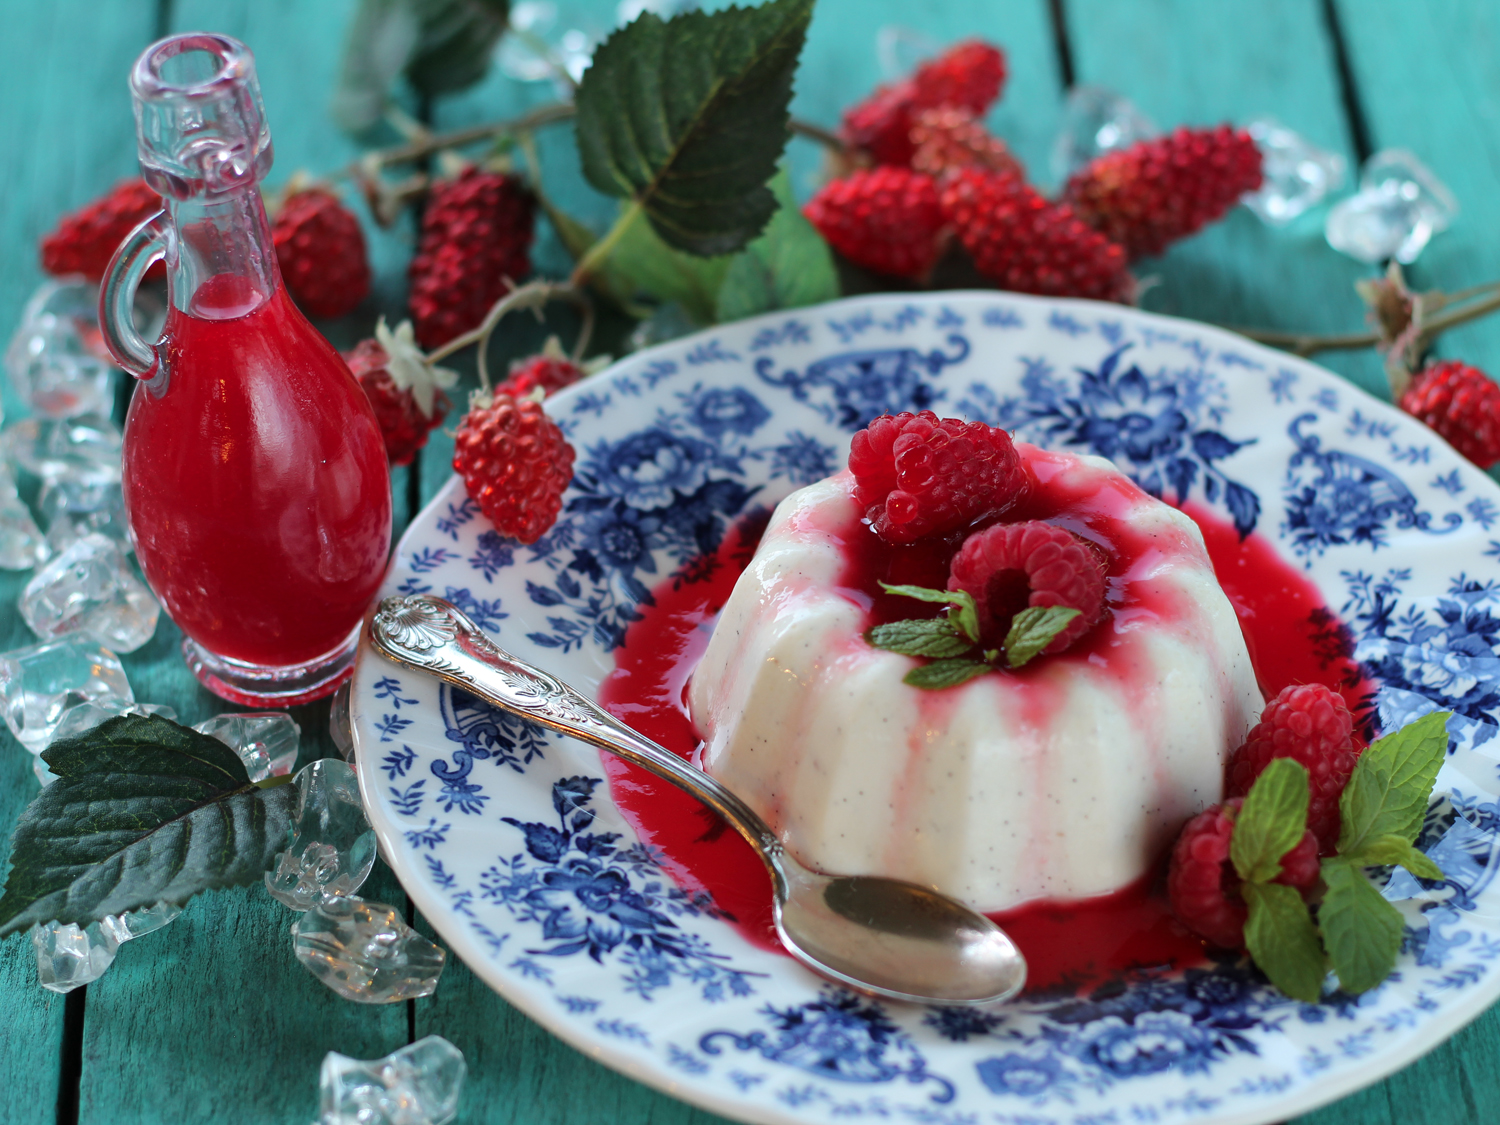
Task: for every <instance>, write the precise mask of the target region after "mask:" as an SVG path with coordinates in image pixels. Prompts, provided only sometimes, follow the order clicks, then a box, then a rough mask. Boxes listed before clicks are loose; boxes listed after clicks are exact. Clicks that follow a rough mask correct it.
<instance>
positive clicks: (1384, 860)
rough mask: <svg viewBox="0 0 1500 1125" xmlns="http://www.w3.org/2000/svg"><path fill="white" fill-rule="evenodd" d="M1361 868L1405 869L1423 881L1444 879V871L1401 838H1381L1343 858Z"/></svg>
mask: <svg viewBox="0 0 1500 1125" xmlns="http://www.w3.org/2000/svg"><path fill="white" fill-rule="evenodd" d="M1343 858H1344V859H1347V860H1348V861H1349V862H1350V863H1355V864H1358V865H1359V866H1361V867H1391V866H1397V867H1404V868H1406V869H1407V870H1408V871H1410V872H1411V873H1412V874H1413V875H1416V876H1419V877H1420V878H1423V879H1441V878H1443V877H1444V876H1443V869H1442V868H1441V867H1439V866H1438V865H1437V864H1435V863H1433V862H1432V860H1431V859H1429V858H1428V857H1427V856H1426V855H1425V854H1424V853H1422V852H1419V851H1417V849H1416V847H1415V846H1414V845H1413V844H1412V843H1411V842H1410V841H1409V840H1406V839H1404V838H1403V837H1401V836H1381V837H1380V838H1379V839H1375V840H1370V841H1369V842H1368V843H1366V844H1364V845H1362V846H1361V847H1360V849H1359V851H1357V852H1352V853H1350V854H1348V855H1345V856H1344V857H1343Z"/></svg>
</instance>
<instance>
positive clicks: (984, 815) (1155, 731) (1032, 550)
mask: <svg viewBox="0 0 1500 1125" xmlns="http://www.w3.org/2000/svg"><path fill="white" fill-rule="evenodd" d="M851 468H852V469H853V470H854V471H853V472H844V473H839V474H837V475H835V476H833V477H829V478H827V479H825V480H823V481H820V482H818V483H817V484H813V485H810V486H808V487H806V488H804V489H802V490H800V491H798V492H796V493H794V494H792V495H791V496H789V497H787V498H786V499H785V500H783V501H782V503H781V504H780V505H779V506H778V507H777V509H776V512H775V514H774V516H773V517H772V520H771V523H770V525H769V527H768V528H767V530H766V533H765V535H764V537H763V538H762V540H761V543H760V546H759V548H758V549H757V551H756V554H755V557H754V559H753V560H752V562H751V563H750V566H749V567H748V569H747V570H746V571H745V572H744V574H743V575H742V576H741V577H740V579H739V581H738V582H737V583H736V585H735V588H734V591H733V593H732V595H731V596H730V598H729V601H728V603H727V604H726V606H725V608H724V610H723V612H722V614H721V615H720V618H719V621H718V623H717V624H716V626H715V628H714V632H713V636H712V639H711V640H710V641H709V644H708V648H707V651H706V653H705V655H704V658H703V660H702V662H701V663H700V664H699V666H698V668H697V670H696V672H695V673H694V675H693V677H692V681H691V683H690V686H689V692H688V703H689V707H690V710H691V713H692V718H693V721H694V723H695V725H696V726H697V728H698V731H699V733H700V734H701V735H702V737H703V739H704V745H703V748H702V765H703V767H704V768H705V769H706V770H707V771H708V772H709V773H711V774H712V775H713V776H715V777H716V778H718V779H719V780H720V781H722V782H724V783H725V784H726V785H728V786H729V787H730V788H731V789H733V790H734V791H735V792H737V793H739V794H740V795H741V796H743V797H744V798H745V800H747V801H748V802H749V803H750V804H751V806H752V807H754V808H755V809H756V810H757V811H758V812H759V813H761V815H763V816H765V817H766V819H767V820H768V821H769V822H770V823H771V824H772V825H773V826H774V827H775V828H776V830H777V831H778V833H779V834H780V835H781V837H782V839H783V840H784V841H785V843H786V844H787V846H788V848H789V849H790V850H791V851H792V852H794V853H795V854H796V855H797V856H798V857H799V858H800V859H801V860H802V861H803V862H805V863H808V864H810V865H812V866H814V867H819V868H823V869H825V870H833V871H848V872H851V873H879V874H883V875H888V876H894V877H898V878H905V879H911V880H914V881H916V882H920V883H925V884H929V885H933V886H936V887H937V888H939V889H940V890H942V891H944V892H945V893H948V894H952V895H955V896H957V897H959V898H961V899H963V900H965V901H967V902H969V903H970V904H972V905H974V906H976V907H977V908H978V909H981V910H984V911H986V912H996V911H1002V910H1008V909H1011V908H1013V907H1016V906H1018V905H1020V904H1022V903H1025V902H1029V901H1032V900H1037V899H1077V898H1085V897H1092V896H1096V895H1102V894H1107V893H1109V892H1112V891H1115V890H1118V889H1120V888H1122V887H1124V886H1127V885H1128V884H1130V883H1132V882H1134V881H1135V880H1137V879H1139V878H1140V877H1141V876H1143V875H1144V874H1145V873H1146V872H1147V870H1148V869H1149V868H1150V866H1151V865H1152V864H1153V862H1155V861H1156V860H1158V859H1159V858H1160V857H1161V856H1162V855H1163V854H1164V852H1165V850H1166V848H1167V847H1168V846H1169V845H1170V843H1171V841H1172V839H1173V837H1174V836H1175V834H1176V832H1177V831H1178V829H1179V828H1180V827H1181V825H1182V823H1183V822H1184V821H1185V820H1186V819H1188V818H1189V817H1191V816H1193V815H1195V814H1196V813H1199V812H1201V811H1202V810H1204V809H1205V808H1207V807H1209V806H1210V805H1213V804H1215V803H1217V802H1218V801H1219V800H1220V799H1221V796H1222V787H1223V776H1224V766H1225V760H1226V758H1227V757H1228V755H1229V753H1230V751H1231V750H1233V749H1234V748H1235V747H1237V746H1238V745H1239V744H1240V743H1241V741H1242V740H1243V739H1244V736H1245V733H1246V732H1247V731H1248V730H1249V729H1250V727H1251V725H1252V724H1253V723H1254V721H1255V718H1256V716H1257V715H1258V713H1259V711H1260V709H1261V703H1262V697H1261V693H1260V691H1259V689H1258V687H1257V685H1256V680H1255V675H1254V672H1253V670H1252V668H1251V663H1250V657H1249V655H1248V653H1247V651H1246V647H1245V642H1244V639H1243V637H1242V635H1241V632H1240V627H1239V623H1238V621H1237V620H1236V617H1235V614H1234V611H1233V609H1232V608H1231V606H1230V604H1229V601H1228V599H1227V598H1226V597H1225V596H1224V594H1223V592H1222V591H1221V590H1220V588H1219V585H1218V582H1217V581H1216V579H1215V577H1214V571H1213V566H1212V564H1211V562H1210V561H1209V558H1208V555H1207V552H1206V551H1205V549H1204V546H1203V539H1202V535H1201V533H1200V532H1199V530H1198V528H1197V526H1196V525H1195V524H1194V523H1193V522H1192V520H1191V519H1189V518H1188V517H1187V516H1185V515H1184V514H1182V513H1181V512H1179V511H1177V510H1176V509H1174V508H1171V507H1169V506H1168V505H1166V504H1163V503H1162V502H1160V501H1159V500H1156V499H1154V498H1152V497H1151V496H1149V495H1147V494H1146V493H1144V492H1143V491H1141V490H1140V489H1139V488H1138V487H1136V485H1135V484H1133V483H1132V482H1131V481H1130V480H1129V479H1128V478H1126V477H1125V476H1124V475H1123V474H1121V473H1119V472H1118V471H1117V470H1116V469H1115V468H1114V467H1113V466H1112V465H1111V464H1110V463H1109V462H1108V461H1105V460H1102V459H1100V458H1096V457H1076V456H1072V455H1068V454H1062V453H1050V452H1045V451H1043V450H1040V449H1036V448H1033V447H1030V446H1026V445H1017V446H1012V444H1011V442H1010V438H1009V436H1008V435H1006V434H1004V433H1003V432H1002V431H996V430H990V428H989V427H984V426H980V425H979V424H976V423H960V422H953V421H951V420H939V419H936V418H935V417H934V416H932V415H931V414H924V415H919V416H912V415H901V416H897V417H896V418H886V419H881V420H878V421H877V422H876V423H875V424H873V425H872V426H871V428H870V430H869V431H868V433H867V434H866V435H856V439H855V444H854V449H853V452H852V453H851ZM913 530H915V531H916V532H917V533H916V534H911V532H912V531H913ZM883 584H884V585H883ZM895 585H900V586H908V587H922V588H926V589H928V590H931V591H943V590H951V591H962V592H965V593H966V594H967V595H968V596H971V597H972V598H973V605H974V607H975V609H976V610H977V611H978V615H979V617H980V621H979V623H978V626H979V628H978V633H979V637H978V640H977V642H976V643H975V647H974V649H973V652H972V653H971V654H970V655H969V656H967V657H965V660H966V661H967V664H968V671H967V672H966V673H965V674H964V675H963V678H962V679H955V680H953V681H952V682H953V683H954V684H955V686H951V687H946V688H943V689H942V690H926V689H924V688H921V687H915V686H912V681H910V680H908V677H909V676H910V675H911V674H912V673H913V671H914V670H915V669H918V668H922V667H924V666H926V667H932V666H935V665H936V664H939V663H941V660H933V661H932V662H931V664H925V665H924V658H923V657H914V656H911V655H903V654H901V653H899V652H894V651H888V650H886V649H882V648H877V647H875V646H874V645H873V644H871V642H870V636H871V630H872V629H873V628H874V627H876V626H881V625H886V624H889V623H891V622H894V621H896V620H899V619H911V618H933V619H937V618H939V617H940V616H941V615H942V614H944V613H945V612H947V610H946V609H945V607H943V606H942V605H940V604H937V603H936V602H931V601H919V600H916V599H914V598H912V597H906V596H901V595H900V594H899V592H895V591H891V590H890V589H888V587H889V586H895ZM937 596H939V597H941V596H943V595H941V594H938V595H937ZM954 596H955V597H957V596H958V594H957V593H955V594H954ZM1051 606H1065V607H1068V608H1069V609H1070V610H1077V611H1078V613H1077V615H1076V616H1072V615H1071V614H1070V615H1069V618H1068V621H1067V623H1066V627H1065V628H1062V629H1061V630H1060V631H1058V632H1057V633H1056V634H1055V635H1053V636H1052V637H1051V639H1050V641H1049V642H1048V643H1047V644H1046V646H1045V648H1043V649H1041V650H1040V651H1041V655H1040V656H1037V657H1036V658H1035V659H1031V660H1030V661H1029V662H1027V663H1025V665H1024V667H1014V668H1013V667H1011V666H1010V664H1009V663H1008V662H1007V660H1006V659H1005V655H1004V652H1003V649H1002V647H1001V646H1003V645H1004V644H1005V643H1006V640H1005V638H1006V635H1007V632H1008V630H1010V628H1011V625H1012V623H1013V622H1014V621H1016V620H1019V618H1020V615H1021V614H1022V613H1023V611H1025V610H1026V609H1027V608H1028V607H1051ZM954 616H955V615H954V614H949V619H950V620H953V619H954ZM966 643H967V642H964V641H962V640H960V641H958V642H955V644H956V645H957V646H958V647H963V646H964V645H965V644H966ZM933 655H935V656H938V655H940V653H937V652H935V653H934V654H933ZM1017 663H1019V662H1017Z"/></svg>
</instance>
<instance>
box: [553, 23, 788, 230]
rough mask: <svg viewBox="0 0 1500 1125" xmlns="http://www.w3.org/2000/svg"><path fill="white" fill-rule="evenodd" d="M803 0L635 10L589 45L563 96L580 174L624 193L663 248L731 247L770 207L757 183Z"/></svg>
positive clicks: (770, 164) (762, 180)
mask: <svg viewBox="0 0 1500 1125" xmlns="http://www.w3.org/2000/svg"><path fill="white" fill-rule="evenodd" d="M811 18H812V0H772V2H771V3H768V4H763V5H761V6H760V7H758V8H724V9H721V10H719V11H717V12H712V13H709V12H703V11H692V12H684V13H682V14H681V15H678V16H674V17H673V18H672V19H670V20H662V19H661V18H660V17H658V16H656V15H654V14H653V13H650V12H647V13H645V14H643V15H641V16H640V17H638V18H637V19H636V20H635V21H633V22H632V23H630V24H629V25H628V26H626V27H623V28H621V29H620V30H619V31H616V32H615V33H614V34H613V35H611V36H610V37H609V38H608V39H607V40H605V41H604V43H603V44H602V45H601V46H600V47H599V49H598V50H597V51H595V52H594V60H593V64H592V65H591V66H590V67H589V69H588V70H586V71H585V72H584V75H583V81H582V82H581V83H579V87H578V94H577V97H576V99H575V101H576V104H577V106H578V126H577V129H578V152H579V156H580V157H581V159H582V161H583V174H584V176H585V177H587V179H588V181H589V183H591V184H593V185H594V187H596V188H598V189H599V190H600V191H602V192H604V193H605V194H606V195H614V196H619V197H622V198H627V199H631V200H633V201H634V202H635V203H636V204H637V205H639V206H640V207H642V208H643V209H644V210H645V212H646V214H647V216H648V217H649V218H650V220H651V225H652V227H653V228H654V229H655V230H656V232H657V233H658V234H659V235H661V237H662V238H663V239H664V240H665V241H666V242H667V243H668V244H669V245H671V246H675V247H676V248H677V249H679V250H686V251H688V252H689V253H691V254H698V255H701V256H703V257H708V256H711V255H714V254H727V253H730V252H732V251H735V250H738V249H740V247H742V246H744V245H745V244H746V243H747V242H749V241H750V240H751V239H752V238H754V237H755V236H756V235H757V234H759V233H760V232H761V230H763V229H764V228H765V225H766V222H767V220H769V219H770V217H771V215H772V213H773V212H774V211H775V210H776V198H775V196H774V195H772V194H771V190H770V189H769V188H768V187H766V181H767V180H769V179H770V178H771V177H772V176H773V175H775V173H776V164H777V161H779V160H780V159H781V153H782V150H783V149H784V148H785V147H786V142H787V138H788V137H789V136H790V135H791V133H790V130H789V129H788V127H787V120H788V115H787V105H788V103H789V102H790V101H791V96H792V76H793V74H794V73H795V72H796V69H797V57H798V55H799V54H800V53H801V51H802V43H803V40H804V39H805V38H806V35H807V24H808V21H809V20H810V19H811Z"/></svg>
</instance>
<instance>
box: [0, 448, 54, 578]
mask: <svg viewBox="0 0 1500 1125" xmlns="http://www.w3.org/2000/svg"><path fill="white" fill-rule="evenodd" d="M44 550H45V548H44V547H43V544H42V530H41V528H39V527H37V525H36V520H34V519H32V518H31V509H30V508H28V507H27V506H26V505H25V504H24V503H22V501H21V497H20V495H19V494H18V493H17V491H16V481H15V478H14V477H13V476H12V475H11V472H10V469H9V468H8V467H7V466H5V465H3V464H0V569H3V570H30V569H31V568H32V567H34V566H36V564H37V563H38V562H39V561H41V558H42V555H43V552H44Z"/></svg>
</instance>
